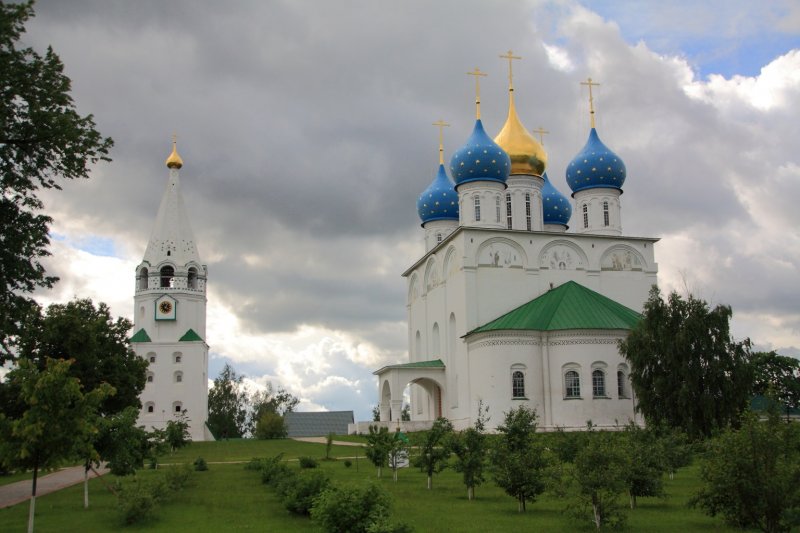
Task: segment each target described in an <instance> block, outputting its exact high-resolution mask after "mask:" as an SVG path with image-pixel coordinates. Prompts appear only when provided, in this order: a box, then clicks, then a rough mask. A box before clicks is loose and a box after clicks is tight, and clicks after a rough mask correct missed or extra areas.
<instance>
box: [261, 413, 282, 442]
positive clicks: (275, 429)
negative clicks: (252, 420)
mask: <svg viewBox="0 0 800 533" xmlns="http://www.w3.org/2000/svg"><path fill="white" fill-rule="evenodd" d="M255 435H256V438H257V439H262V440H263V439H282V438H285V437H286V435H287V431H286V423H285V422H284V421H283V417H282V416H281V415H279V414H278V413H273V412H272V411H267V412H265V413H264V414H262V415H261V417H260V418H259V419H258V422H256V431H255Z"/></svg>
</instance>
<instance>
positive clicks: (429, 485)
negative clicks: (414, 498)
mask: <svg viewBox="0 0 800 533" xmlns="http://www.w3.org/2000/svg"><path fill="white" fill-rule="evenodd" d="M432 484H433V479H431V476H428V490H431V485H432Z"/></svg>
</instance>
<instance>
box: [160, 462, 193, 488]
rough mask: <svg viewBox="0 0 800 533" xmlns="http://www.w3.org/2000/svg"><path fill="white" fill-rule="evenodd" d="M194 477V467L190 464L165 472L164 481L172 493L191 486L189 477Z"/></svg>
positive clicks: (171, 468) (174, 467) (172, 467)
mask: <svg viewBox="0 0 800 533" xmlns="http://www.w3.org/2000/svg"><path fill="white" fill-rule="evenodd" d="M191 475H192V467H191V466H189V465H188V464H183V465H180V466H171V467H169V468H167V469H166V470H165V472H164V481H165V482H166V484H167V488H168V489H169V490H170V491H171V492H177V491H179V490H183V489H184V488H185V487H186V485H188V484H189V476H191Z"/></svg>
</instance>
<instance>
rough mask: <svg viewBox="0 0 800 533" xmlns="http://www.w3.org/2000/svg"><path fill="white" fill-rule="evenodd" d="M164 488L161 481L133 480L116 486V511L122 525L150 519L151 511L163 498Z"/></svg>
mask: <svg viewBox="0 0 800 533" xmlns="http://www.w3.org/2000/svg"><path fill="white" fill-rule="evenodd" d="M165 493H166V486H165V484H164V481H163V480H161V479H153V480H150V481H149V482H145V481H143V480H142V479H141V478H134V479H133V480H132V481H131V482H129V483H125V484H124V485H123V484H120V483H118V484H117V510H118V511H119V514H120V518H121V520H122V523H123V524H126V525H130V524H136V523H140V522H144V521H145V520H147V519H149V518H151V517H152V514H153V510H154V509H155V507H156V505H157V504H158V502H159V501H160V500H161V499H162V498H163V497H164V496H165Z"/></svg>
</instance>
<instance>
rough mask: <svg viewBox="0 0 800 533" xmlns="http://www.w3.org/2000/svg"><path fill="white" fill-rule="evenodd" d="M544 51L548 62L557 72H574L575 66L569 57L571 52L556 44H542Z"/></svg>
mask: <svg viewBox="0 0 800 533" xmlns="http://www.w3.org/2000/svg"><path fill="white" fill-rule="evenodd" d="M542 46H543V47H544V51H545V52H546V53H547V60H548V61H549V62H550V64H551V65H552V66H553V68H555V69H556V70H560V71H561V72H572V71H573V70H575V65H574V64H573V63H572V60H571V59H570V57H569V52H568V51H567V50H566V49H564V48H561V47H560V46H557V45H555V44H547V43H542Z"/></svg>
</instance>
